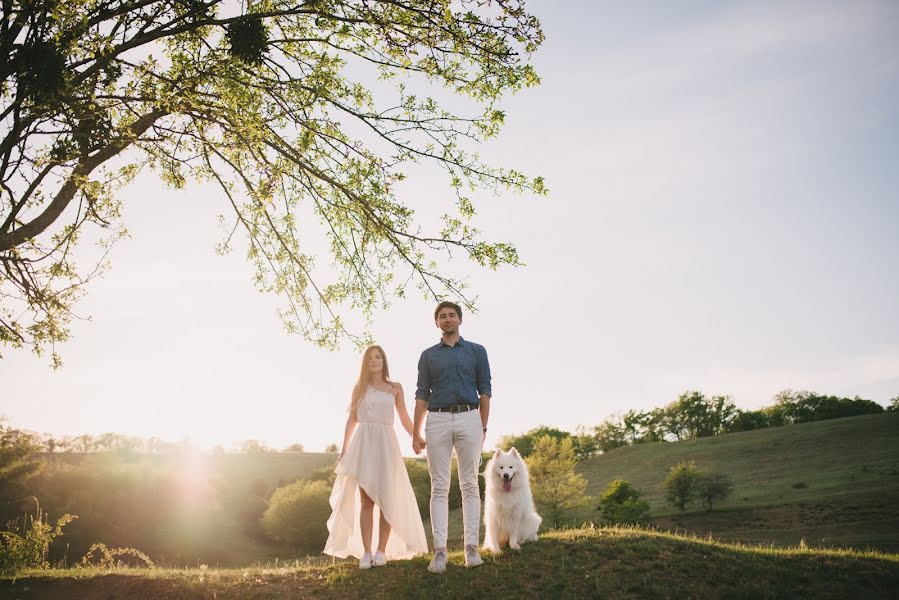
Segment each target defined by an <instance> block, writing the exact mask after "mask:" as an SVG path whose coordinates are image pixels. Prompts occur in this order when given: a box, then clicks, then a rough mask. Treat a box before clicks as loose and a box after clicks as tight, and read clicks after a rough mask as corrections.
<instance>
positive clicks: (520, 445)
mask: <svg viewBox="0 0 899 600" xmlns="http://www.w3.org/2000/svg"><path fill="white" fill-rule="evenodd" d="M543 436H549V437H551V438H553V439H554V440H556V441H559V442H560V441H562V440H566V439H570V438H573V436H572V435H571V434H570V433H569V432H567V431H562V430H561V429H556V428H555V427H547V426H546V425H541V426H540V427H535V428H534V429H531V430H530V431H528V432H526V433H522V434H520V435H504V436H503V437H502V438H500V440H499V447H500V448H502V449H503V450H505V451H507V452H508V451H509V450H511V449H512V448H515V449H516V450H518V453H519V454H520V455H521V456H522V457H524V458H527V457H528V456H530V455H531V454H533V453H534V449H535V448H536V444H537V439H538V438H540V437H543ZM491 456H492V455H491Z"/></svg>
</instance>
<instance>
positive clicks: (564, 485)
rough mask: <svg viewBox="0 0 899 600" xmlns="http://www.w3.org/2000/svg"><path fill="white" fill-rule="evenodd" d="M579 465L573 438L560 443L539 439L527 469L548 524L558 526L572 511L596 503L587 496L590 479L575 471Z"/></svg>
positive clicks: (539, 507) (536, 498)
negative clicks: (575, 467)
mask: <svg viewBox="0 0 899 600" xmlns="http://www.w3.org/2000/svg"><path fill="white" fill-rule="evenodd" d="M576 464H577V458H576V457H575V452H574V443H573V441H572V439H571V438H566V439H563V440H561V441H559V440H557V439H556V438H554V437H550V436H548V435H545V436H540V437H538V438H537V439H536V440H535V442H534V450H533V453H532V454H531V455H530V456H529V457H528V458H527V466H528V472H529V473H530V476H531V491H532V492H533V494H534V503H535V504H536V505H537V512H539V513H540V515H541V516H542V517H543V519H544V522H545V523H548V524H550V525H553V526H555V527H558V526H559V525H561V524H562V520H563V518H564V517H565V516H566V515H567V514H568V513H569V512H570V511H574V510H577V509H580V508H585V507H587V506H589V505H590V503H591V502H592V499H591V498H590V497H589V496H587V493H586V491H587V480H586V479H585V478H584V477H583V475H579V474H578V473H575V471H574V466H575V465H576Z"/></svg>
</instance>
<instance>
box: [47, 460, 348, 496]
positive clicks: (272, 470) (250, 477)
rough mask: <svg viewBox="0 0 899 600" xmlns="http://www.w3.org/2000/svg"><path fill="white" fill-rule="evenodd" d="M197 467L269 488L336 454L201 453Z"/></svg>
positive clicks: (167, 465)
mask: <svg viewBox="0 0 899 600" xmlns="http://www.w3.org/2000/svg"><path fill="white" fill-rule="evenodd" d="M93 456H96V455H95V454H92V453H89V454H82V453H77V452H63V453H60V452H57V453H55V454H52V455H51V454H44V457H45V458H47V459H49V460H51V461H53V462H63V463H69V464H79V463H81V462H82V461H84V460H85V459H90V458H91V457H93ZM125 456H126V461H127V462H129V463H135V464H145V465H151V466H154V467H158V468H162V469H168V470H178V469H181V468H182V467H183V465H184V463H185V457H184V456H181V455H179V454H177V453H165V454H133V455H125ZM198 461H199V462H198V464H192V465H191V468H192V469H195V470H202V473H203V475H204V476H212V477H221V478H223V479H224V480H225V481H227V482H228V483H236V484H239V485H241V487H242V488H243V487H247V486H249V485H250V483H252V482H253V481H254V480H256V479H260V480H262V481H264V482H265V483H266V484H268V485H269V486H270V487H277V486H280V485H283V484H285V483H290V482H292V481H296V480H297V479H300V478H302V477H307V476H308V475H309V474H311V473H312V472H313V471H315V470H316V469H320V468H322V467H326V466H328V465H333V464H334V463H336V462H337V455H336V454H333V453H327V452H254V453H244V454H220V455H207V454H202V455H200V458H199V459H198Z"/></svg>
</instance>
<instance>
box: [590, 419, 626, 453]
mask: <svg viewBox="0 0 899 600" xmlns="http://www.w3.org/2000/svg"><path fill="white" fill-rule="evenodd" d="M593 439H594V440H596V445H597V446H598V447H599V449H600V450H602V451H603V452H608V451H609V450H614V449H615V448H620V447H621V446H627V433H626V431H625V429H624V425H623V424H622V423H621V420H620V419H613V418H609V419H606V420H605V421H603V422H602V423H600V424H599V425H597V426H596V427H594V428H593Z"/></svg>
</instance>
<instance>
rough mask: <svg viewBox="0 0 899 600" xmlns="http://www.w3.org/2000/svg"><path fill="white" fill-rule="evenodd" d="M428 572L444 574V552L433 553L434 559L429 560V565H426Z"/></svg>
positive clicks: (436, 551)
mask: <svg viewBox="0 0 899 600" xmlns="http://www.w3.org/2000/svg"><path fill="white" fill-rule="evenodd" d="M428 571H430V572H431V573H445V572H446V550H435V551H434V558H432V559H431V564H429V565H428Z"/></svg>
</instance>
